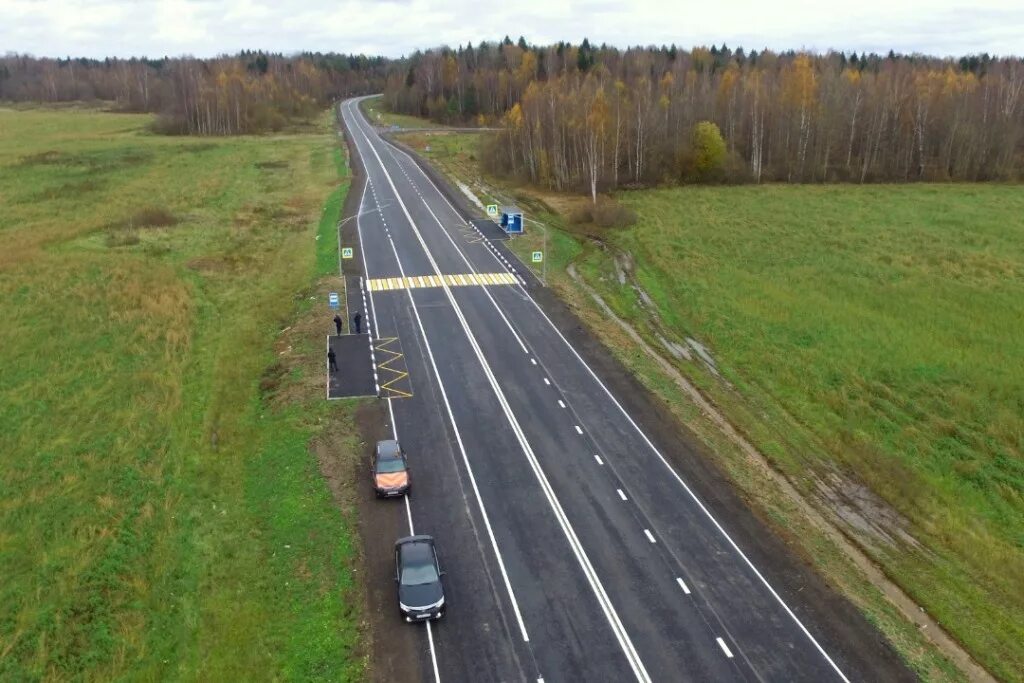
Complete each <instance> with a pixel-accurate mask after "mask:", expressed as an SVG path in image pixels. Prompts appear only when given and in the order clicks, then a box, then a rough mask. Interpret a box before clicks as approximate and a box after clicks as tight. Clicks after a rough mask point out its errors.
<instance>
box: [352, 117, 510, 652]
mask: <svg viewBox="0 0 1024 683" xmlns="http://www.w3.org/2000/svg"><path fill="white" fill-rule="evenodd" d="M360 132H362V130H360ZM363 137H364V138H365V137H366V134H365V133H363ZM353 142H354V140H353ZM367 144H370V142H369V139H367ZM357 147H358V144H357ZM370 149H371V150H373V145H372V144H370ZM374 153H375V154H376V150H374ZM378 162H379V163H380V164H381V170H382V171H384V175H385V176H387V170H386V169H385V168H384V164H383V162H381V161H380V158H379V156H378ZM364 166H365V164H364ZM388 180H389V181H390V176H388ZM367 184H369V171H368V170H367ZM395 197H396V198H397V199H398V200H399V203H402V202H401V197H399V196H398V193H397V192H395ZM402 206H403V208H404V204H402ZM406 215H407V216H408V211H406ZM411 222H412V220H411V218H410V223H411ZM359 239H360V243H362V234H361V233H360V238H359ZM388 241H389V242H390V243H391V249H392V251H394V254H395V260H396V261H397V262H398V268H399V271H400V272H401V274H402V277H403V278H404V277H405V270H404V269H403V267H402V262H401V259H399V258H398V250H397V249H395V244H394V242H393V241H392V240H391V238H390V237H389V238H388ZM364 260H365V256H364ZM363 268H364V269H365V268H366V266H365V264H364V266H363ZM405 291H406V293H407V295H408V297H409V303H410V305H411V306H412V310H413V314H414V315H415V316H416V323H417V326H418V327H419V328H420V335H421V336H422V337H423V343H424V346H425V347H426V350H427V356H428V357H429V358H430V365H431V367H432V369H433V370H434V376H435V377H436V378H437V382H438V387H439V389H440V390H441V398H442V400H443V401H444V406H445V410H446V411H447V413H448V419H449V421H450V422H451V424H452V429H453V431H454V433H455V440H456V442H457V444H458V446H459V451H460V453H461V454H462V461H463V463H464V464H465V466H466V471H467V473H468V474H469V482H470V485H471V486H472V488H473V494H474V496H475V497H476V502H477V506H478V508H479V510H480V516H481V517H482V518H483V522H484V527H485V528H486V529H487V536H488V538H489V539H490V541H491V548H492V549H493V550H494V555H495V557H496V558H497V562H498V569H499V570H500V572H501V578H502V581H503V582H504V584H505V590H506V591H507V592H508V596H509V599H510V600H511V602H512V610H513V612H515V616H516V621H517V623H518V624H519V630H520V633H521V635H522V638H523V641H524V642H530V636H529V633H528V632H527V630H526V623H525V622H524V621H523V615H522V612H521V611H520V609H519V602H518V601H517V600H516V596H515V592H514V591H513V590H512V582H511V581H510V580H509V578H508V572H507V571H506V569H505V561H504V559H503V558H502V555H501V550H500V549H499V548H498V541H497V539H496V538H495V536H494V529H493V527H492V526H491V520H490V517H489V516H488V514H487V508H486V507H485V506H484V501H483V497H482V496H481V494H480V489H479V487H478V486H477V483H476V477H475V476H474V474H473V468H472V466H471V465H470V463H469V456H468V455H467V454H466V448H465V446H464V445H463V443H462V434H461V432H460V431H459V427H458V424H456V422H455V414H454V413H453V411H452V408H451V404H450V403H449V401H448V391H447V389H446V388H445V386H444V381H443V380H442V379H441V373H440V371H439V370H438V368H437V363H436V361H435V360H434V353H433V351H432V350H431V348H430V340H429V339H428V338H427V333H426V330H425V329H424V327H423V321H422V320H421V319H420V314H419V310H418V309H417V308H416V301H415V299H414V298H413V295H412V290H411V289H406V290H405ZM449 295H450V293H449ZM371 297H372V295H371ZM393 422H394V420H392V423H393Z"/></svg>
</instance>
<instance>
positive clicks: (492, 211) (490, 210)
mask: <svg viewBox="0 0 1024 683" xmlns="http://www.w3.org/2000/svg"><path fill="white" fill-rule="evenodd" d="M487 215H488V216H497V215H498V205H497V204H488V205H487Z"/></svg>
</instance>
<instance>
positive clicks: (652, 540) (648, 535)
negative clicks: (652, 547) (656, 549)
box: [644, 529, 657, 543]
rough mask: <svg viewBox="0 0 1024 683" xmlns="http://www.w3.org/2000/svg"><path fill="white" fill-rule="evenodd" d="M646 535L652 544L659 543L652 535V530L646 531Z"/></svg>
mask: <svg viewBox="0 0 1024 683" xmlns="http://www.w3.org/2000/svg"><path fill="white" fill-rule="evenodd" d="M644 535H645V536H647V540H648V541H650V542H651V543H657V541H655V540H654V534H652V533H651V530H650V529H644Z"/></svg>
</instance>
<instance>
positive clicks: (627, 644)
mask: <svg viewBox="0 0 1024 683" xmlns="http://www.w3.org/2000/svg"><path fill="white" fill-rule="evenodd" d="M360 133H361V134H362V136H363V139H364V140H365V141H366V143H367V144H368V145H369V146H370V151H372V152H373V154H374V156H375V157H376V158H377V163H378V164H380V168H381V171H382V172H383V173H384V177H385V178H387V180H388V184H389V185H390V186H391V190H392V192H393V193H394V195H395V198H396V199H397V200H398V203H399V205H400V206H401V207H402V212H403V213H404V214H405V217H406V220H408V222H409V226H410V227H411V228H412V231H413V233H414V234H415V235H416V238H417V240H418V241H419V243H420V246H421V247H422V248H423V252H424V254H425V255H426V257H427V259H428V260H429V261H430V264H431V266H432V267H433V268H434V271H435V273H438V274H440V272H441V271H440V268H439V267H438V265H437V261H436V260H435V259H434V256H433V254H432V253H431V251H430V249H429V248H428V247H427V243H426V241H425V240H424V239H423V235H422V233H421V232H420V230H419V228H418V227H417V225H416V222H415V221H413V219H412V215H411V214H410V213H409V209H408V207H406V205H405V202H404V201H403V200H402V197H401V195H400V194H399V193H398V188H396V187H395V183H394V181H393V180H392V179H391V174H390V173H388V170H387V168H386V167H385V166H384V162H383V160H382V159H381V158H380V154H378V153H377V150H376V149H375V148H374V147H373V144H372V143H370V139H369V137H368V136H367V135H366V132H365V131H364V130H362V129H360ZM425 206H426V208H427V210H428V211H430V212H431V214H433V210H432V209H431V208H430V206H429V205H428V204H425ZM434 218H435V220H437V217H436V215H435V216H434ZM438 224H440V221H439V220H438ZM441 227H442V229H443V228H444V226H443V225H441ZM445 234H446V235H447V231H445ZM448 238H449V240H451V236H450V235H449V236H448ZM452 244H453V245H454V241H452ZM392 249H393V250H394V246H393V245H392ZM456 249H458V246H456ZM394 251H395V259H396V260H397V261H398V264H399V268H400V269H401V267H402V265H401V259H400V258H399V257H398V252H397V250H394ZM459 252H460V253H461V250H459ZM463 258H465V257H464V256H463ZM482 291H484V292H485V293H487V290H486V289H484V290H482ZM444 292H445V295H446V296H447V298H448V302H449V304H450V305H451V307H452V310H453V311H454V312H455V315H456V317H457V318H458V320H459V323H460V325H461V327H462V330H463V332H464V333H465V335H466V338H467V340H468V341H469V344H470V346H471V347H472V349H473V352H474V355H475V356H476V358H477V361H478V362H479V363H480V367H481V369H483V371H484V375H485V376H486V377H487V380H488V383H489V384H490V385H491V389H492V391H493V392H494V395H495V397H496V398H497V399H498V403H499V404H500V405H501V408H502V411H503V412H504V413H505V417H506V419H507V420H508V423H509V426H510V427H512V430H513V432H514V433H515V436H516V439H517V440H518V441H519V445H520V447H521V449H522V451H523V455H524V456H526V459H527V461H528V462H529V464H530V467H531V468H532V469H533V472H534V475H535V476H536V477H537V481H538V483H539V484H540V485H541V490H542V491H543V493H544V495H545V497H546V498H547V500H548V504H549V505H550V507H551V510H552V512H554V513H555V517H556V519H557V521H558V523H559V526H561V528H562V532H563V533H564V534H565V538H566V541H567V542H568V544H569V547H570V549H571V550H572V552H573V554H574V555H575V556H576V561H577V562H578V563H579V565H580V568H581V569H583V571H584V575H585V577H586V579H587V582H588V583H589V584H590V588H591V590H593V592H594V596H595V597H596V598H597V600H598V603H599V604H600V606H601V610H602V611H603V612H604V615H605V618H606V619H607V620H608V624H609V625H610V626H611V627H612V631H613V632H614V633H615V637H616V640H618V642H619V646H620V647H621V648H622V651H623V654H625V655H626V658H627V660H628V661H629V665H630V668H631V669H632V670H633V673H634V674H635V675H636V677H637V680H639V681H641V682H643V683H647V682H648V681H650V680H651V678H650V675H649V674H648V673H647V669H646V668H645V667H644V664H643V661H642V660H641V659H640V655H639V654H638V653H637V651H636V648H635V647H634V645H633V642H632V640H631V639H630V637H629V633H628V632H627V631H626V627H625V626H624V625H623V623H622V621H621V619H619V615H618V613H617V612H616V610H615V606H614V605H613V604H612V602H611V598H609V596H608V593H607V592H606V591H605V589H604V586H603V584H602V583H601V579H600V577H598V575H597V571H596V570H595V569H594V566H593V564H592V563H591V562H590V558H589V557H588V556H587V552H586V549H584V548H583V544H582V543H581V542H580V539H579V537H578V536H577V535H576V531H575V530H574V529H573V527H572V524H571V522H569V519H568V517H567V516H566V513H565V509H564V508H563V507H562V504H561V503H560V502H559V500H558V496H557V495H556V494H555V491H554V489H553V488H552V486H551V482H550V481H549V480H548V478H547V475H545V474H544V470H543V469H542V468H541V466H540V463H539V461H538V460H537V455H536V453H534V451H533V448H532V446H531V445H530V442H529V440H528V439H527V438H526V435H525V433H524V432H523V428H522V425H521V424H520V423H519V420H518V418H517V417H516V416H515V413H514V412H513V411H512V407H511V406H510V405H509V403H508V399H507V398H506V397H505V392H504V391H503V390H502V388H501V386H500V384H499V383H498V379H497V377H495V375H494V371H493V370H492V369H491V366H490V363H488V362H487V358H486V357H485V356H484V354H483V350H482V349H481V348H480V343H479V342H478V341H477V339H476V336H475V335H474V334H473V331H472V329H470V326H469V322H468V321H467V320H466V317H465V314H464V313H463V312H462V307H461V306H459V303H458V301H457V300H456V299H455V296H454V295H453V294H452V292H451V290H450V289H449V288H448V287H444ZM408 294H409V302H410V304H411V305H412V310H413V313H414V315H415V317H416V320H417V323H418V325H419V327H420V334H421V336H422V337H423V341H424V344H425V345H426V348H427V355H428V356H429V357H430V358H431V363H432V364H433V354H432V353H431V351H430V347H429V341H428V338H427V335H426V332H425V330H424V328H423V325H422V321H421V320H420V317H419V311H418V309H417V308H416V304H415V300H414V299H413V296H412V292H408ZM487 296H488V297H489V298H490V294H487ZM492 302H493V299H492ZM494 305H495V306H497V303H496V302H495V303H494ZM509 326H510V329H511V324H509ZM513 333H515V331H514V330H513ZM517 338H518V335H517ZM520 343H521V342H520ZM523 351H526V347H525V346H523ZM434 374H435V376H436V377H437V379H438V383H439V385H440V388H441V389H442V394H441V395H442V398H443V399H444V400H445V402H446V404H447V395H446V393H445V391H444V385H443V382H442V381H441V376H440V373H439V372H437V367H436V365H434ZM446 407H448V410H449V417H450V418H451V420H452V426H453V428H455V420H454V416H453V415H452V414H451V409H450V407H449V406H447V405H446ZM577 429H578V427H577ZM580 433H581V434H582V430H580ZM456 435H458V431H457V428H456ZM464 457H465V456H464ZM466 464H467V469H468V465H469V462H468V458H466ZM495 550H497V546H495ZM509 590H510V592H511V586H509ZM524 634H525V628H524Z"/></svg>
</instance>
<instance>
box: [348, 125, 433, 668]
mask: <svg viewBox="0 0 1024 683" xmlns="http://www.w3.org/2000/svg"><path fill="white" fill-rule="evenodd" d="M354 142H355V140H353V143H354ZM369 184H370V174H369V173H366V179H365V181H364V182H363V193H362V195H361V196H360V197H359V207H360V208H362V206H363V201H364V200H365V199H366V188H367V186H368V185H369ZM356 232H358V233H359V255H360V256H361V257H362V260H363V277H364V278H365V277H367V276H368V274H369V271H368V270H367V265H366V252H365V250H364V249H363V227H362V224H361V223H360V222H359V215H358V214H357V215H356ZM369 313H370V315H371V316H372V318H371V320H368V321H367V325H366V331H367V336H369V337H370V338H371V340H372V338H373V333H372V332H371V330H372V329H374V327H376V328H377V333H378V334H379V333H380V325H379V324H378V322H377V309H376V307H375V306H374V304H373V290H370V310H369ZM371 325H372V326H371ZM370 348H373V343H372V341H371V345H370ZM375 369H376V368H375ZM387 402H388V414H389V415H390V416H391V434H392V436H393V437H394V438H395V440H396V441H397V440H398V425H397V424H395V411H394V409H393V408H392V407H391V399H390V398H389V399H387ZM404 498H405V514H406V516H407V517H408V519H409V535H410V536H412V535H414V534H415V533H416V530H415V527H413V523H412V508H411V507H410V505H409V496H408V495H406V496H404ZM427 644H428V645H429V647H430V663H431V665H432V666H433V669H434V682H435V683H441V672H440V670H439V668H438V666H437V648H436V647H435V646H434V630H433V627H432V626H431V625H430V622H429V621H428V622H427Z"/></svg>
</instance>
